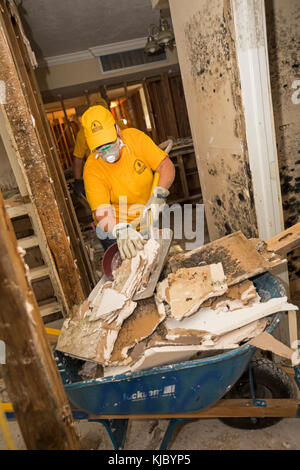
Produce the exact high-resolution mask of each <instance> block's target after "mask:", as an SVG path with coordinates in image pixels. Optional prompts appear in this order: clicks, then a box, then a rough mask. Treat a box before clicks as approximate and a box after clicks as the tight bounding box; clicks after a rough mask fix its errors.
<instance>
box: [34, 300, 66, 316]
mask: <svg viewBox="0 0 300 470" xmlns="http://www.w3.org/2000/svg"><path fill="white" fill-rule="evenodd" d="M39 309H40V313H41V316H42V317H46V316H47V315H51V314H52V313H57V312H62V306H61V304H60V303H58V302H56V301H53V302H50V303H49V304H44V305H41V306H40V305H39Z"/></svg>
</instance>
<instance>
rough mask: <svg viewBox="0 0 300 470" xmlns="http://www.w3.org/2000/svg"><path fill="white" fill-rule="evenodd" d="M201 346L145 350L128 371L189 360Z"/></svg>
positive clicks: (161, 347)
mask: <svg viewBox="0 0 300 470" xmlns="http://www.w3.org/2000/svg"><path fill="white" fill-rule="evenodd" d="M200 350H201V346H166V347H165V346H160V347H154V348H150V349H147V350H146V351H145V352H144V355H143V356H142V357H141V358H140V359H139V360H138V361H137V362H136V363H135V364H133V365H131V367H130V369H131V371H132V372H135V371H139V370H145V369H151V368H153V367H159V366H163V365H168V364H175V363H176V362H182V361H187V360H189V359H190V358H191V357H192V356H194V355H195V354H196V353H197V352H199V351H200Z"/></svg>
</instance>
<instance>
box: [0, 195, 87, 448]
mask: <svg viewBox="0 0 300 470" xmlns="http://www.w3.org/2000/svg"><path fill="white" fill-rule="evenodd" d="M25 272H26V271H25V265H24V262H23V260H22V258H21V256H20V255H19V253H18V247H17V240H16V237H15V234H14V230H13V227H12V224H11V221H10V219H9V217H8V215H7V213H6V211H5V207H4V202H3V198H2V195H1V194H0V278H1V283H0V338H1V340H2V341H4V342H5V346H6V364H5V365H4V366H3V367H2V369H1V370H2V372H3V375H4V381H5V384H6V387H7V391H8V394H9V397H10V399H11V401H12V404H13V408H14V411H15V414H16V417H17V420H18V423H19V426H20V429H21V431H22V435H23V438H24V441H25V443H26V446H27V448H28V449H30V450H50V449H52V450H54V449H55V450H68V449H69V450H71V449H74V450H75V449H79V439H78V436H77V434H76V432H75V427H74V422H73V417H72V412H71V409H70V405H69V403H68V400H67V397H66V395H65V391H64V388H63V385H62V382H61V378H60V375H59V372H58V369H57V367H56V364H55V361H54V359H53V356H52V354H51V349H50V346H49V343H48V341H47V337H46V332H45V328H44V325H43V321H42V318H41V315H40V312H39V309H38V306H37V302H36V299H35V297H34V294H33V291H32V288H31V285H30V283H29V281H28V279H27V278H26V274H25Z"/></svg>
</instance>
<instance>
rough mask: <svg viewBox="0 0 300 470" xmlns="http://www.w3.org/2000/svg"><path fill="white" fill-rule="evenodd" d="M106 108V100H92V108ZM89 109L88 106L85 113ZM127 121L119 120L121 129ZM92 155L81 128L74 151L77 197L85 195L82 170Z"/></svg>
mask: <svg viewBox="0 0 300 470" xmlns="http://www.w3.org/2000/svg"><path fill="white" fill-rule="evenodd" d="M97 105H100V106H104V107H105V108H106V109H109V108H108V104H107V102H106V100H105V99H104V98H94V99H93V100H92V106H97ZM87 109H88V106H86V109H85V111H86V110H87ZM125 122H126V121H125V120H124V119H119V121H118V122H117V124H118V126H119V128H120V129H125V128H126V127H127V126H126V123H125ZM89 154H90V149H89V147H88V144H87V142H86V139H85V135H84V129H83V127H81V128H80V129H79V131H78V133H77V135H76V141H75V147H74V150H73V176H74V192H75V194H76V195H77V196H79V197H80V196H81V195H82V194H83V195H85V191H84V184H83V180H82V170H83V165H84V162H85V161H86V159H87V158H88V156H89Z"/></svg>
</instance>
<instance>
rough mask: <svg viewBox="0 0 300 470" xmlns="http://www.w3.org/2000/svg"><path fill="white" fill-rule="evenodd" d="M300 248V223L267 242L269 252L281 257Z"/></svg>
mask: <svg viewBox="0 0 300 470" xmlns="http://www.w3.org/2000/svg"><path fill="white" fill-rule="evenodd" d="M299 246H300V222H299V223H298V224H295V225H293V226H292V227H289V228H288V229H286V230H284V231H283V232H281V233H279V234H278V235H275V237H272V238H270V239H269V240H268V241H267V247H268V250H270V251H274V252H275V253H278V254H280V255H285V254H286V253H288V252H289V251H292V250H295V249H296V248H298V247H299Z"/></svg>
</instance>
